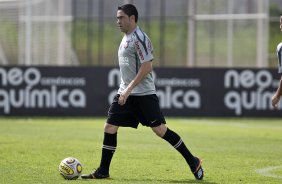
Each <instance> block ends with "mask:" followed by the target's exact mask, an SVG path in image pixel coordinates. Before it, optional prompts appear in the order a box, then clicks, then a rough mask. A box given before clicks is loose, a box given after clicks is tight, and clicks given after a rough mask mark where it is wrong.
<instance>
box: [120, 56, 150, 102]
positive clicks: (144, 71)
mask: <svg viewBox="0 0 282 184" xmlns="http://www.w3.org/2000/svg"><path fill="white" fill-rule="evenodd" d="M152 68H153V66H152V61H147V62H144V63H142V64H141V67H140V68H139V70H138V73H137V75H136V76H135V78H134V79H133V80H132V81H131V82H130V83H129V85H128V86H127V88H126V89H125V90H124V91H123V92H122V93H121V94H120V97H119V100H118V103H119V104H120V105H124V104H125V102H126V100H127V98H128V96H129V95H130V93H131V91H132V90H133V89H134V87H135V86H137V85H138V84H139V83H140V82H141V81H142V80H143V79H144V78H145V77H146V76H147V75H148V74H149V73H150V72H151V71H152Z"/></svg>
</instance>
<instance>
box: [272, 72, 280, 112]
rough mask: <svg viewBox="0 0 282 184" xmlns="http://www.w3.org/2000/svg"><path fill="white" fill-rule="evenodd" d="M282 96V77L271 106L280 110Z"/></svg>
mask: <svg viewBox="0 0 282 184" xmlns="http://www.w3.org/2000/svg"><path fill="white" fill-rule="evenodd" d="M281 95H282V76H281V78H280V82H279V86H278V88H277V90H276V92H275V94H274V95H273V97H272V98H271V104H272V106H273V107H274V108H275V109H277V108H278V102H279V101H280V98H281Z"/></svg>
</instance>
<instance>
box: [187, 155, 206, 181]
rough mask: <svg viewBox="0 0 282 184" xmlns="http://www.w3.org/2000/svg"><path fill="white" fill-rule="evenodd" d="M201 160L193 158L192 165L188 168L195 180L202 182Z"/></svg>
mask: <svg viewBox="0 0 282 184" xmlns="http://www.w3.org/2000/svg"><path fill="white" fill-rule="evenodd" d="M201 164H202V160H201V159H199V158H197V157H194V165H193V166H190V168H191V171H192V173H193V174H194V176H195V178H196V179H197V180H202V179H203V178H204V170H203V168H202V166H201Z"/></svg>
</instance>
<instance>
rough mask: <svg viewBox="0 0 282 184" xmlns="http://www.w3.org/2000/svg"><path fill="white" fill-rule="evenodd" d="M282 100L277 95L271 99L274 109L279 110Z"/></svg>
mask: <svg viewBox="0 0 282 184" xmlns="http://www.w3.org/2000/svg"><path fill="white" fill-rule="evenodd" d="M279 100H280V97H277V96H276V95H274V96H273V97H272V98H271V104H272V106H273V107H274V109H276V110H277V109H278V102H279Z"/></svg>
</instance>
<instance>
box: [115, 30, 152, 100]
mask: <svg viewBox="0 0 282 184" xmlns="http://www.w3.org/2000/svg"><path fill="white" fill-rule="evenodd" d="M153 59H154V56H153V47H152V43H151V41H150V39H149V37H148V36H147V35H146V33H144V32H143V31H142V30H141V29H140V28H139V27H138V26H137V27H136V29H135V30H134V31H133V32H132V33H130V34H128V35H124V37H123V39H122V41H121V43H120V46H119V50H118V61H119V67H120V74H121V75H120V76H121V83H120V87H119V90H118V94H120V93H121V92H122V91H123V90H124V89H125V88H126V87H127V86H128V85H129V83H130V82H131V81H132V80H133V79H134V78H135V76H136V75H137V73H138V70H139V68H140V66H141V64H142V63H144V62H152V61H153ZM150 94H156V88H155V84H154V79H153V74H152V72H150V73H149V74H148V75H147V76H146V77H145V78H144V79H143V80H142V81H141V82H140V83H139V84H138V85H137V86H135V87H134V89H133V90H132V92H131V95H135V96H142V95H150Z"/></svg>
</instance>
